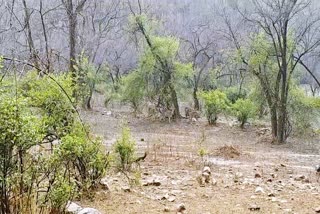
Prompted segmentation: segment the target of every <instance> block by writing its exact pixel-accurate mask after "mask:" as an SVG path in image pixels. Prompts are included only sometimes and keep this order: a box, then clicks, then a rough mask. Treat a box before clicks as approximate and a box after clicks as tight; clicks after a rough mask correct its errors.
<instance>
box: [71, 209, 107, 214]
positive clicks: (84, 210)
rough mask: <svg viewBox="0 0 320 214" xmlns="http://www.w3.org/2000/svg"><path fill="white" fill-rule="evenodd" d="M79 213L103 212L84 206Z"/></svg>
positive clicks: (97, 213) (94, 213) (95, 213)
mask: <svg viewBox="0 0 320 214" xmlns="http://www.w3.org/2000/svg"><path fill="white" fill-rule="evenodd" d="M77 214H102V213H101V212H99V211H98V210H96V209H93V208H83V209H82V210H81V211H80V212H78V213H77Z"/></svg>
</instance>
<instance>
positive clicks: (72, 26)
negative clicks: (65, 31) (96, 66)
mask: <svg viewBox="0 0 320 214" xmlns="http://www.w3.org/2000/svg"><path fill="white" fill-rule="evenodd" d="M68 19H69V46H70V47H69V48H70V50H69V71H70V72H71V75H72V79H73V82H74V83H76V78H77V74H76V69H75V65H76V61H75V60H76V27H77V17H76V15H75V14H74V13H73V12H70V14H69V15H68Z"/></svg>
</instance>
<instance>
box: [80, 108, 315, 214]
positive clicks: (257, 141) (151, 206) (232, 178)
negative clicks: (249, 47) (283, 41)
mask: <svg viewBox="0 0 320 214" xmlns="http://www.w3.org/2000/svg"><path fill="white" fill-rule="evenodd" d="M81 114H82V116H83V119H84V120H85V121H86V122H88V123H90V124H91V126H92V129H93V131H94V132H95V133H97V134H99V135H101V136H103V137H104V139H105V144H106V146H107V147H108V148H110V146H111V144H112V143H113V142H114V141H115V139H116V138H117V136H119V133H120V130H121V124H122V123H123V121H127V122H128V124H129V127H130V128H131V131H132V135H133V137H134V138H135V140H136V141H137V146H138V156H139V155H143V153H144V152H145V151H147V153H148V155H147V157H146V159H145V161H144V162H142V163H141V164H140V166H138V165H137V166H136V167H139V168H140V171H141V177H140V176H139V175H138V174H137V173H136V174H131V175H130V177H131V178H132V179H133V180H135V181H136V182H137V183H136V184H135V185H129V183H128V179H127V178H126V176H124V175H123V174H121V173H112V172H110V173H109V175H108V176H107V177H106V178H105V179H104V181H105V182H106V183H107V185H108V188H109V190H100V191H98V192H97V195H96V197H95V198H94V199H93V200H83V201H81V202H78V203H79V204H80V205H81V206H83V207H94V208H95V209H97V210H99V211H100V212H101V213H112V214H118V213H119V214H120V213H121V214H124V213H177V212H179V211H180V212H181V213H189V214H209V213H210V214H213V213H251V212H252V213H255V212H256V213H317V212H318V213H320V194H319V193H320V176H317V175H316V172H315V169H314V166H315V165H316V164H319V162H320V155H319V151H320V150H319V148H320V145H319V139H318V138H317V137H313V138H310V139H298V138H293V139H290V140H289V143H288V144H286V145H281V146H279V145H272V144H270V143H269V141H268V132H269V131H268V128H266V127H264V126H261V125H250V126H248V127H247V128H246V129H245V130H241V129H240V128H239V127H238V126H233V125H232V124H230V122H226V121H227V120H225V121H220V122H219V123H218V125H217V126H207V125H206V121H205V120H204V119H201V120H200V121H198V122H189V121H188V120H185V119H183V120H181V121H179V122H172V123H170V124H169V123H168V122H156V121H151V120H148V119H146V118H143V117H140V118H136V117H133V116H132V115H131V114H129V113H128V110H127V109H120V108H114V109H113V110H111V111H110V112H109V111H108V110H106V109H104V108H103V107H96V108H94V110H93V111H84V112H81ZM200 149H202V150H204V151H205V152H206V155H204V157H200V156H199V151H200ZM205 166H208V167H209V168H210V173H208V168H206V169H204V167H205ZM203 171H206V172H203ZM206 179H207V182H205V180H206ZM317 179H319V181H317Z"/></svg>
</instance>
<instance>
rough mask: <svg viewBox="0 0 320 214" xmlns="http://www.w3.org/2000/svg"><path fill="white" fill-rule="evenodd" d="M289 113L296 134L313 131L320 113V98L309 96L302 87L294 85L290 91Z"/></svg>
mask: <svg viewBox="0 0 320 214" xmlns="http://www.w3.org/2000/svg"><path fill="white" fill-rule="evenodd" d="M288 104H289V107H288V111H289V112H288V114H289V115H290V123H291V125H292V129H293V131H294V133H295V134H298V135H304V134H307V133H308V132H309V133H311V132H312V130H313V128H314V126H316V123H317V122H319V121H317V118H318V117H319V113H320V111H319V110H320V98H317V97H309V96H307V95H306V94H305V92H304V91H303V90H302V89H299V88H298V87H293V88H292V90H291V91H290V93H289V101H288Z"/></svg>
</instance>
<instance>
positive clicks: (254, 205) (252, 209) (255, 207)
mask: <svg viewBox="0 0 320 214" xmlns="http://www.w3.org/2000/svg"><path fill="white" fill-rule="evenodd" d="M249 210H250V211H259V210H260V207H259V206H258V205H256V204H252V205H250V207H249Z"/></svg>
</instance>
